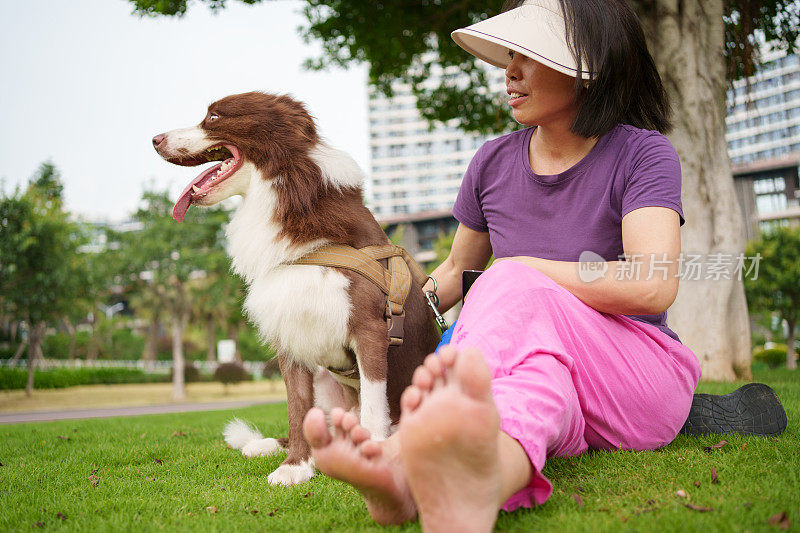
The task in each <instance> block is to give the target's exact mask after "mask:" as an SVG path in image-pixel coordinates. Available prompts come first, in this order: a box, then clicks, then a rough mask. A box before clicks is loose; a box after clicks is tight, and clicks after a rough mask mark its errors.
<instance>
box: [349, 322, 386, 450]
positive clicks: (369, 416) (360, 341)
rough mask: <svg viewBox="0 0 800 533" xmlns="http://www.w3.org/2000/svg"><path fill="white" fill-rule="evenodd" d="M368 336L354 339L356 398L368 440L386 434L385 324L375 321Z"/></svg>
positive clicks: (383, 438)
mask: <svg viewBox="0 0 800 533" xmlns="http://www.w3.org/2000/svg"><path fill="white" fill-rule="evenodd" d="M379 326H380V327H379V328H378V329H377V331H374V332H372V335H361V336H358V337H357V338H356V342H355V344H356V346H355V348H356V350H355V352H356V359H357V360H358V372H359V374H360V375H361V380H360V381H361V383H360V387H361V389H360V391H359V398H360V400H361V425H362V426H364V427H365V428H367V430H369V433H370V435H371V436H372V440H376V441H382V440H385V439H386V438H388V437H389V426H390V425H391V418H390V417H389V400H388V397H387V395H386V379H387V374H388V366H389V365H388V359H387V357H389V355H388V353H387V352H388V349H389V338H388V336H386V324H385V323H379Z"/></svg>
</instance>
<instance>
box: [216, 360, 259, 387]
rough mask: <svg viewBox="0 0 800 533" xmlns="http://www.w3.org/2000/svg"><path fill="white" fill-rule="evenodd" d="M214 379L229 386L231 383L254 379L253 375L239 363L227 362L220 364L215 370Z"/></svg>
mask: <svg viewBox="0 0 800 533" xmlns="http://www.w3.org/2000/svg"><path fill="white" fill-rule="evenodd" d="M214 379H216V380H217V381H219V382H220V383H222V384H223V385H225V386H226V387H227V386H228V385H229V384H231V383H239V382H240V381H248V380H250V379H252V376H251V375H250V372H248V371H247V370H245V368H244V367H243V366H242V365H240V364H239V363H225V364H222V365H219V366H218V367H217V369H216V370H215V371H214Z"/></svg>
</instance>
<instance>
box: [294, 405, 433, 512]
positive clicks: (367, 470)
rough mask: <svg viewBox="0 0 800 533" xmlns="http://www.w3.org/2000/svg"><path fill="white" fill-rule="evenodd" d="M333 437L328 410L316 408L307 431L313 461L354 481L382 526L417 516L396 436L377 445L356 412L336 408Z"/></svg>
mask: <svg viewBox="0 0 800 533" xmlns="http://www.w3.org/2000/svg"><path fill="white" fill-rule="evenodd" d="M331 423H332V424H333V427H334V432H333V435H331V433H330V432H329V431H328V424H327V422H326V421H325V413H323V412H322V410H321V409H318V408H314V409H311V410H310V411H309V412H308V413H307V414H306V417H305V420H304V421H303V433H304V434H305V437H306V440H307V441H308V443H309V444H310V445H311V454H312V456H313V457H314V463H315V464H316V466H317V468H319V470H320V471H322V472H323V473H325V474H327V475H329V476H330V477H332V478H335V479H339V480H341V481H344V482H346V483H349V484H351V485H353V486H354V487H355V488H356V489H357V490H358V491H359V492H360V493H361V495H362V496H363V497H364V501H365V503H366V504H367V510H368V511H369V514H370V516H371V517H372V519H373V520H375V521H376V522H377V523H379V524H381V525H388V524H402V523H403V522H407V521H408V520H411V519H413V518H414V517H415V516H417V507H416V505H415V504H414V501H413V500H412V499H411V492H410V490H409V488H408V483H407V482H406V477H405V472H404V471H403V465H402V463H401V461H400V452H399V449H398V446H399V443H398V441H397V436H396V435H395V436H393V437H389V438H388V439H387V440H385V441H383V442H381V443H378V442H375V441H373V440H371V439H370V435H369V431H367V430H366V429H365V428H364V427H362V426H360V425H359V424H358V419H357V418H356V417H355V415H353V414H352V413H346V412H344V410H342V409H339V408H336V409H333V410H332V411H331Z"/></svg>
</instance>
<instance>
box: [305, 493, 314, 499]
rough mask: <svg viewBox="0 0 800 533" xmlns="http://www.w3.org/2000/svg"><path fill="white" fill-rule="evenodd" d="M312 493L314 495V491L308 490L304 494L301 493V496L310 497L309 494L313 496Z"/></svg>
mask: <svg viewBox="0 0 800 533" xmlns="http://www.w3.org/2000/svg"><path fill="white" fill-rule="evenodd" d="M313 495H314V492H313V491H308V492H306V493H305V494H303V498H310V497H311V496H313Z"/></svg>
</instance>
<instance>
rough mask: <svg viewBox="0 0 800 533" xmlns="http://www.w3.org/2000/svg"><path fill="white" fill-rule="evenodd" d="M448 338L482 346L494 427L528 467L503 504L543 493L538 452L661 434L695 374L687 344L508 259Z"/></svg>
mask: <svg viewBox="0 0 800 533" xmlns="http://www.w3.org/2000/svg"><path fill="white" fill-rule="evenodd" d="M451 343H452V344H453V345H455V346H460V347H467V346H473V347H476V348H479V349H480V350H481V351H482V352H483V354H484V357H485V358H486V362H487V363H488V365H489V368H490V369H491V372H492V394H493V396H494V401H495V403H496V405H497V409H498V411H499V412H500V419H501V426H500V428H501V430H502V431H504V432H505V433H507V434H508V435H509V436H511V437H513V438H514V439H516V440H517V441H518V442H519V443H520V444H521V445H522V447H523V448H524V449H525V451H526V453H527V454H528V457H529V458H530V460H531V463H532V464H533V467H534V475H533V478H532V480H531V482H530V484H529V485H528V486H527V487H525V488H524V489H522V490H521V491H519V492H517V493H516V494H514V495H513V496H512V497H511V498H510V499H509V500H508V501H507V502H506V503H505V505H504V507H503V509H504V510H506V511H511V510H514V509H516V508H518V507H521V506H524V507H531V506H532V505H538V504H541V503H544V502H545V501H546V500H547V498H549V497H550V494H551V493H552V492H553V486H552V485H551V484H550V481H548V479H547V478H545V477H544V476H543V475H542V468H543V467H544V464H545V460H546V458H547V457H559V456H568V455H575V454H579V453H581V452H584V451H585V450H586V449H587V448H593V449H624V450H652V449H655V448H658V447H660V446H663V445H665V444H668V443H669V442H671V441H672V440H673V439H674V438H675V436H676V435H677V434H678V432H679V431H680V429H681V427H683V424H684V422H685V421H686V418H687V416H688V414H689V408H690V407H691V404H692V395H693V393H694V389H695V386H696V385H697V381H698V380H699V379H700V365H699V363H698V360H697V357H696V356H695V355H694V353H692V351H691V350H689V349H688V348H687V347H686V346H684V345H683V344H681V343H680V342H678V341H676V340H674V339H672V338H671V337H669V336H668V335H667V334H665V333H664V332H662V331H661V330H659V329H658V328H657V327H655V326H652V325H650V324H645V323H643V322H639V321H636V320H633V319H630V318H628V317H625V316H622V315H612V314H607V313H601V312H599V311H597V310H595V309H594V308H592V307H590V306H588V305H586V304H585V303H583V302H581V301H580V300H579V299H578V298H577V297H576V296H575V295H574V294H572V293H571V292H569V291H568V290H567V289H565V288H563V287H561V286H560V285H558V284H557V283H556V282H554V281H553V280H552V279H551V278H549V277H548V276H546V275H545V274H542V273H541V272H540V271H538V270H536V269H535V268H532V267H529V266H526V265H523V264H521V263H518V262H514V261H502V262H500V263H497V264H496V265H494V266H492V267H491V268H490V269H489V270H487V271H486V272H485V273H484V274H483V275H481V277H480V278H478V280H477V281H476V282H475V284H474V285H473V287H472V289H471V290H470V292H469V295H468V297H467V299H466V301H465V304H464V308H463V309H462V311H461V315H460V316H459V319H458V323H457V324H456V327H455V329H454V331H453V337H452V341H451Z"/></svg>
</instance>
